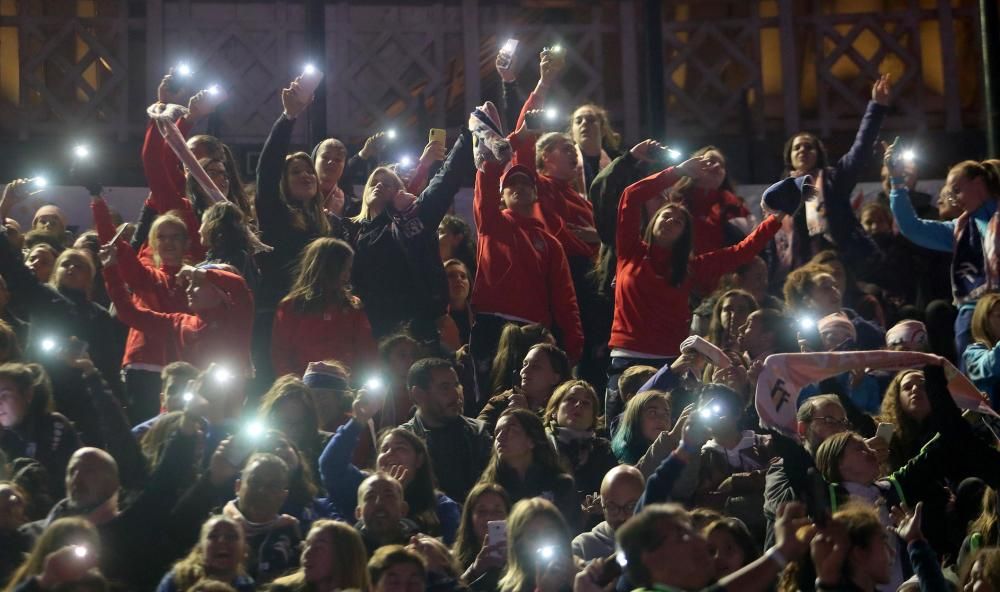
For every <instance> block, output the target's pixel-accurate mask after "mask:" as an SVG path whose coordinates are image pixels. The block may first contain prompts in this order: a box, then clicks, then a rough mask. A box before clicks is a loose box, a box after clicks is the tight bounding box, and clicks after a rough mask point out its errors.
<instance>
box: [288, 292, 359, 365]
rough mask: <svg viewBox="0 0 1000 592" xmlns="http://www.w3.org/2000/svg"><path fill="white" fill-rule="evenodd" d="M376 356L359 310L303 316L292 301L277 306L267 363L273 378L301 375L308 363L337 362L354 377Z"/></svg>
mask: <svg viewBox="0 0 1000 592" xmlns="http://www.w3.org/2000/svg"><path fill="white" fill-rule="evenodd" d="M377 356H378V352H377V348H376V345H375V338H374V337H372V327H371V325H370V324H368V316H367V315H366V314H365V311H364V310H363V309H361V308H344V307H341V306H336V307H333V306H331V307H329V308H327V310H325V311H323V312H316V313H306V312H302V311H300V310H298V309H297V307H296V305H295V302H293V301H291V300H284V301H282V302H281V304H279V305H278V310H277V312H276V313H275V315H274V328H273V331H272V332H271V363H272V364H274V371H275V374H276V375H277V376H282V375H284V374H289V373H291V374H295V375H296V376H302V373H303V372H305V370H306V366H308V365H309V362H318V361H321V360H330V359H334V360H338V361H340V362H343V363H344V364H346V365H347V367H348V368H350V369H351V370H352V372H354V373H355V374H356V373H357V368H358V367H359V365H365V364H371V363H373V362H374V361H375V360H376V358H377Z"/></svg>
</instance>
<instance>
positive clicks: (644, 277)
mask: <svg viewBox="0 0 1000 592" xmlns="http://www.w3.org/2000/svg"><path fill="white" fill-rule="evenodd" d="M718 168H719V165H718V163H715V162H712V161H710V160H708V159H705V158H704V157H702V158H692V159H690V160H688V161H686V162H684V163H682V164H680V165H679V166H677V167H670V168H667V169H665V170H663V171H661V172H659V173H656V174H655V175H651V176H649V177H646V178H645V179H643V180H641V181H639V182H637V183H633V184H632V185H630V186H629V187H628V188H627V189H626V190H625V192H624V193H623V194H622V200H621V204H620V206H619V209H618V232H617V239H616V242H617V245H616V247H617V252H618V271H617V274H616V277H617V278H618V280H617V284H616V288H615V313H614V323H613V325H612V328H611V341H610V342H609V344H608V345H609V346H610V347H611V348H612V349H611V368H610V370H609V371H608V391H607V395H606V407H605V413H606V414H607V415H608V416H609V417H614V416H615V415H617V414H618V412H619V411H620V410H621V408H622V402H621V401H620V400H619V397H618V392H617V386H616V383H617V381H618V376H619V375H621V373H622V372H623V371H624V370H625V369H626V368H628V367H629V366H633V365H636V364H640V363H641V364H648V365H651V366H662V365H663V364H664V363H665V362H666V360H667V358H668V357H671V356H675V355H677V353H678V348H679V347H680V343H681V341H683V340H684V338H686V337H687V334H688V327H690V326H691V314H690V312H689V311H690V308H689V306H688V300H689V297H690V295H691V293H692V292H693V291H700V292H702V293H709V292H711V291H712V290H713V289H714V288H715V284H716V283H717V281H718V279H719V277H721V276H722V275H723V274H726V273H729V272H731V271H734V270H735V269H736V268H738V267H739V266H741V265H744V264H746V263H749V262H750V261H751V260H752V259H753V258H754V257H755V256H756V255H757V253H759V252H760V250H761V249H763V248H764V246H765V245H766V244H767V242H768V241H770V240H771V238H772V237H773V236H774V233H775V232H777V230H778V228H780V226H781V219H782V217H783V216H784V214H781V213H779V214H774V215H771V216H768V217H767V218H766V219H765V220H764V222H763V223H761V225H760V226H758V227H757V228H756V229H755V230H754V231H753V232H752V233H750V235H749V236H748V237H747V238H745V239H743V241H742V242H740V243H739V244H737V245H735V246H732V247H727V248H725V249H720V250H716V251H710V252H706V253H702V254H700V255H694V256H692V245H693V244H694V242H693V241H694V238H693V234H694V228H693V221H692V218H691V214H690V212H688V210H687V209H686V208H684V207H683V206H681V205H679V204H673V203H668V204H666V205H664V206H663V207H661V208H660V209H659V210H657V212H656V214H654V215H653V217H652V219H651V221H650V223H649V224H648V225H647V226H646V230H645V233H644V234H643V233H642V232H640V229H641V228H642V214H643V209H644V204H645V203H646V202H648V201H650V200H652V199H657V198H658V196H659V195H660V194H661V193H662V192H663V191H665V190H666V189H667V188H669V187H671V186H672V185H674V183H676V182H677V181H678V179H679V178H680V176H682V175H683V176H687V177H691V178H693V179H696V180H698V179H704V178H709V177H711V176H712V175H713V174H716V172H715V171H717V170H718Z"/></svg>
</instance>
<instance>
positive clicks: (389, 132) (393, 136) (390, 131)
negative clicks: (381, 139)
mask: <svg viewBox="0 0 1000 592" xmlns="http://www.w3.org/2000/svg"><path fill="white" fill-rule="evenodd" d="M385 137H387V138H389V139H390V140H395V139H396V130H395V129H393V128H389V129H387V130H386V131H385Z"/></svg>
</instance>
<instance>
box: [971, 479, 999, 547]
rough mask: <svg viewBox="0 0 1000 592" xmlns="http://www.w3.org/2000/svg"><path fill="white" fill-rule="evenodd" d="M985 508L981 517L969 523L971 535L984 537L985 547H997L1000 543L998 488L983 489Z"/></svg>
mask: <svg viewBox="0 0 1000 592" xmlns="http://www.w3.org/2000/svg"><path fill="white" fill-rule="evenodd" d="M982 506H983V510H982V512H981V513H980V514H979V517H978V518H976V519H975V520H973V521H972V523H971V524H969V532H968V534H969V535H974V534H979V535H981V536H982V537H983V546H984V547H995V546H997V544H998V543H1000V512H998V507H997V506H998V504H997V490H996V489H993V488H992V487H990V486H988V485H987V486H986V488H985V489H984V490H983V503H982Z"/></svg>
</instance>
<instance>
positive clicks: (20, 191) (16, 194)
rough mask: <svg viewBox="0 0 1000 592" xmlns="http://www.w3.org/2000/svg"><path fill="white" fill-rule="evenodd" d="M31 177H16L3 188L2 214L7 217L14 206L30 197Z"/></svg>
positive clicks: (0, 208)
mask: <svg viewBox="0 0 1000 592" xmlns="http://www.w3.org/2000/svg"><path fill="white" fill-rule="evenodd" d="M29 183H31V180H30V179H14V180H13V181H11V182H10V183H7V185H6V186H4V188H3V196H2V197H0V216H2V217H3V218H6V217H7V214H9V213H10V210H11V209H13V208H14V206H16V205H18V204H19V203H21V202H23V201H24V200H26V199H28V196H29V195H30V193H29V192H28V184H29Z"/></svg>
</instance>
